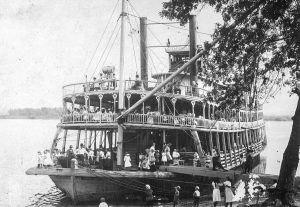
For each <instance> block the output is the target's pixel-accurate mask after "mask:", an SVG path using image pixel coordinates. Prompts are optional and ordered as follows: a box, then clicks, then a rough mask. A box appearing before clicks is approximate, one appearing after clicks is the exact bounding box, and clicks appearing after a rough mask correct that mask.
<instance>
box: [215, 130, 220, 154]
mask: <svg viewBox="0 0 300 207" xmlns="http://www.w3.org/2000/svg"><path fill="white" fill-rule="evenodd" d="M216 143H217V148H218V153H220V151H221V149H220V137H219V132H216Z"/></svg>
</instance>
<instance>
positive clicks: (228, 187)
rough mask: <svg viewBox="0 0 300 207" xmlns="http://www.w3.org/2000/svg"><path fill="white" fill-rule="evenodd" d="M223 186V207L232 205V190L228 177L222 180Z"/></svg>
mask: <svg viewBox="0 0 300 207" xmlns="http://www.w3.org/2000/svg"><path fill="white" fill-rule="evenodd" d="M224 186H225V207H227V206H228V204H229V206H230V207H232V200H233V196H234V195H233V192H232V190H231V179H230V178H229V177H227V178H226V181H225V182H224Z"/></svg>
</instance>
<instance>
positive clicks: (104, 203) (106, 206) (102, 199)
mask: <svg viewBox="0 0 300 207" xmlns="http://www.w3.org/2000/svg"><path fill="white" fill-rule="evenodd" d="M99 207H108V205H107V203H106V202H105V198H103V197H102V198H100V204H99Z"/></svg>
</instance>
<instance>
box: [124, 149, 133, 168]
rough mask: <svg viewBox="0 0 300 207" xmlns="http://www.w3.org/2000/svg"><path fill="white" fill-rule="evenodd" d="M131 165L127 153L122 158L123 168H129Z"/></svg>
mask: <svg viewBox="0 0 300 207" xmlns="http://www.w3.org/2000/svg"><path fill="white" fill-rule="evenodd" d="M131 166H132V165H131V158H130V154H129V153H128V152H127V153H126V154H125V156H124V167H125V168H130V167H131Z"/></svg>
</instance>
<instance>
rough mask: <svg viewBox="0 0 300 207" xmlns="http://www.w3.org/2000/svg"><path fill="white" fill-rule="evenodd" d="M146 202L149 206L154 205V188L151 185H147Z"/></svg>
mask: <svg viewBox="0 0 300 207" xmlns="http://www.w3.org/2000/svg"><path fill="white" fill-rule="evenodd" d="M145 194H146V203H147V206H153V190H152V189H151V187H150V185H148V184H147V185H146V191H145Z"/></svg>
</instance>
